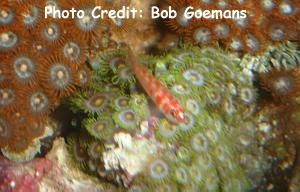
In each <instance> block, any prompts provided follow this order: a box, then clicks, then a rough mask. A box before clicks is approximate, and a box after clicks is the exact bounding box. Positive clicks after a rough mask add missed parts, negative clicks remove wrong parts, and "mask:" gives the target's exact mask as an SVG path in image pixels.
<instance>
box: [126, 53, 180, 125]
mask: <svg viewBox="0 0 300 192" xmlns="http://www.w3.org/2000/svg"><path fill="white" fill-rule="evenodd" d="M129 61H130V64H131V67H132V70H133V73H134V74H135V76H136V78H137V79H138V81H139V82H140V84H141V85H142V87H143V89H144V90H145V92H146V93H147V94H148V96H149V97H150V98H151V99H152V101H153V102H154V103H155V105H156V106H157V107H158V108H159V109H160V111H161V112H162V113H163V114H164V116H165V117H166V118H167V119H168V120H169V121H171V122H173V123H183V122H185V115H184V110H183V108H182V107H181V105H180V103H179V101H178V100H177V99H176V98H175V97H173V96H172V95H171V94H170V93H169V91H168V89H167V88H166V87H165V86H163V85H162V84H161V83H160V82H159V81H158V80H157V79H156V78H155V77H154V76H153V75H152V74H151V73H150V72H149V71H148V70H147V69H146V68H145V67H144V66H142V65H140V64H138V63H137V60H136V58H135V56H134V54H133V52H132V50H131V49H130V48H129Z"/></svg>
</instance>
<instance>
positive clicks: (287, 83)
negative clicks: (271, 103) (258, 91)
mask: <svg viewBox="0 0 300 192" xmlns="http://www.w3.org/2000/svg"><path fill="white" fill-rule="evenodd" d="M298 76H299V69H294V70H293V69H291V70H285V69H282V70H280V69H273V70H271V71H269V72H268V73H266V74H261V76H260V78H259V80H260V82H261V84H262V86H263V87H264V88H265V89H266V90H267V91H269V92H270V93H271V94H272V96H273V97H275V98H279V99H288V98H290V97H296V96H297V95H299V90H300V89H299V88H300V87H299V86H300V82H299V79H298V78H299V77H298Z"/></svg>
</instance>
